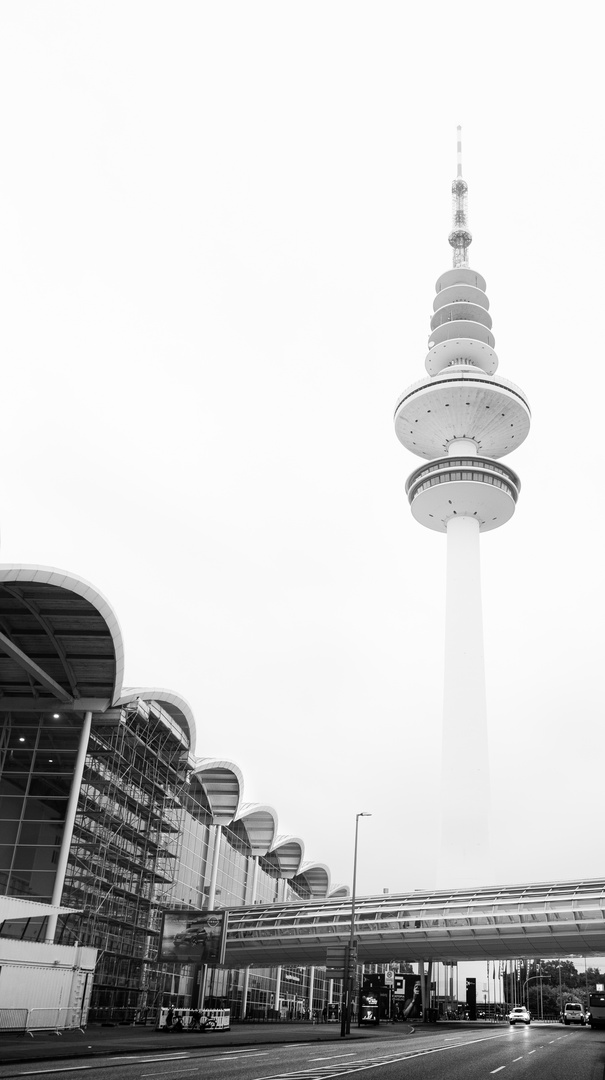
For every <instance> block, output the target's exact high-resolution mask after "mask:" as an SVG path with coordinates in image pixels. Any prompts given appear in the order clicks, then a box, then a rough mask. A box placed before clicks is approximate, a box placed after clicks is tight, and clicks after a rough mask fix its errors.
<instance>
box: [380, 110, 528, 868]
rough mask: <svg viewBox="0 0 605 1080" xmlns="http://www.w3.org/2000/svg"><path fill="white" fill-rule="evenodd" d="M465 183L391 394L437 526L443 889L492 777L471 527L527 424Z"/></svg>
mask: <svg viewBox="0 0 605 1080" xmlns="http://www.w3.org/2000/svg"><path fill="white" fill-rule="evenodd" d="M467 191H468V188H467V184H466V181H465V180H463V178H462V163H461V137H460V129H458V169H457V176H456V179H455V180H454V183H453V185H452V193H453V227H452V232H451V233H450V235H449V242H450V244H451V245H452V247H453V249H454V250H453V269H452V270H448V271H446V272H445V273H444V274H442V275H441V277H440V278H439V279H438V281H437V285H436V293H437V295H436V298H435V302H434V304H433V310H434V314H433V316H432V318H431V335H430V338H429V352H428V354H427V357H426V360H425V367H426V370H427V372H428V376H429V377H428V378H424V379H422V380H420V382H417V383H414V384H413V385H412V386H410V387H408V389H407V390H406V391H405V392H404V393H403V394H402V395H401V397H400V399H399V401H398V403H397V407H396V410H395V431H396V434H397V437H398V439H399V440H400V442H402V443H403V445H404V446H405V447H406V449H408V450H410V451H411V452H412V453H414V454H416V455H418V456H419V457H421V458H424V459H425V460H424V463H423V464H422V465H421V466H420V467H419V468H417V469H415V470H414V472H413V473H412V474H411V475H410V476H409V477H408V480H407V483H406V492H407V496H408V500H409V503H410V507H411V510H412V514H413V516H414V518H415V519H416V521H418V522H419V523H420V524H422V525H424V526H426V527H427V528H429V529H433V530H435V531H437V532H444V533H446V534H447V604H446V628H445V678H444V705H443V743H442V782H441V793H442V800H441V833H442V851H441V859H440V866H439V871H438V877H439V879H440V880H439V884H440V885H443V886H444V887H449V886H455V885H467V884H468V885H471V884H479V883H480V882H482V881H483V882H485V880H486V878H491V863H490V851H489V814H490V805H489V804H490V784H489V755H488V738H487V708H486V692H485V664H484V656H483V619H482V605H481V576H480V556H479V536H480V533H482V532H488V531H490V530H491V529H497V528H499V526H501V525H504V524H505V523H506V522H507V521H509V520H510V518H511V517H512V515H513V514H514V511H515V507H516V504H517V500H518V497H519V491H520V487H521V484H520V481H519V477H518V476H517V474H516V473H515V472H514V471H513V470H512V469H511V468H509V467H508V466H507V465H504V464H502V463H501V461H500V460H499V459H500V458H502V457H505V456H506V455H507V454H509V453H511V451H513V450H514V449H516V447H517V446H519V445H520V444H521V443H522V442H523V440H524V439H525V438H526V436H527V434H528V433H529V426H530V417H531V414H530V410H529V405H528V403H527V400H526V398H525V395H524V394H523V391H522V390H520V389H519V387H518V386H515V384H514V383H511V382H509V381H508V380H507V379H503V378H502V377H501V376H499V375H496V371H497V369H498V357H497V356H496V353H495V351H494V344H495V342H494V337H493V334H492V319H491V315H490V314H489V300H488V298H487V295H486V291H485V290H486V284H485V279H484V278H483V277H482V276H481V275H480V274H478V273H477V272H476V271H474V270H472V269H471V268H470V267H469V265H468V247H469V244H470V242H471V239H472V237H471V234H470V232H469V230H468V224H467Z"/></svg>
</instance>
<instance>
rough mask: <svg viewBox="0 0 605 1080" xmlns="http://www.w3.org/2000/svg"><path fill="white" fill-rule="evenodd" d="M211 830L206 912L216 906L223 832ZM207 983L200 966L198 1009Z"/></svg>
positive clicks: (204, 969)
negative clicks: (211, 843)
mask: <svg viewBox="0 0 605 1080" xmlns="http://www.w3.org/2000/svg"><path fill="white" fill-rule="evenodd" d="M210 828H211V829H213V830H214V847H213V849H212V866H211V868H210V885H209V887H208V904H207V906H206V910H207V911H214V907H215V904H216V882H217V879H218V864H219V859H220V854H221V839H222V836H223V831H222V829H221V826H220V825H211V826H210ZM207 981H208V964H202V968H201V971H200V992H199V1003H198V1008H199V1009H203V1008H204V1002H205V1000H206V983H207Z"/></svg>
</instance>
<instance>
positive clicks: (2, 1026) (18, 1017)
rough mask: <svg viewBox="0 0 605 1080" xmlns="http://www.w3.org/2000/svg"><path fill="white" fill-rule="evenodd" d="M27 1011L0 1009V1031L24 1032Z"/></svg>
mask: <svg viewBox="0 0 605 1080" xmlns="http://www.w3.org/2000/svg"><path fill="white" fill-rule="evenodd" d="M27 1012H28V1010H27V1009H0V1031H25V1028H26V1026H27Z"/></svg>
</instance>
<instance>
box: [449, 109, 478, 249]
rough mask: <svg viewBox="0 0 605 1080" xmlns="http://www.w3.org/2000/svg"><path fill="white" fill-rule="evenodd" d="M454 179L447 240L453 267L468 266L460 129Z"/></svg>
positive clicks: (466, 209)
mask: <svg viewBox="0 0 605 1080" xmlns="http://www.w3.org/2000/svg"><path fill="white" fill-rule="evenodd" d="M456 135H457V141H456V149H457V158H458V166H457V169H456V179H455V180H453V181H452V231H451V233H450V235H449V236H448V240H449V242H450V244H451V245H452V247H453V249H454V260H453V266H454V269H456V268H457V267H459V266H468V249H469V245H470V244H471V242H472V239H473V236H472V233H471V231H470V229H469V227H468V184H467V182H466V180H463V178H462V128H461V127H460V125H458V127H457V129H456Z"/></svg>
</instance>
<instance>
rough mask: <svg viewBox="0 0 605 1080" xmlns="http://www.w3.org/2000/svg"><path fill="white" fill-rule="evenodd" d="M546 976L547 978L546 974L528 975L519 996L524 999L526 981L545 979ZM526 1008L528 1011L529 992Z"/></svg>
mask: <svg viewBox="0 0 605 1080" xmlns="http://www.w3.org/2000/svg"><path fill="white" fill-rule="evenodd" d="M546 978H548V976H547V975H530V976H529V979H526V980H525V982H524V983H523V990H522V991H521V997H522V998H523V1000H525V987H526V986H527V984H528V982H531V981H532V979H546ZM527 1009H528V1011H529V994H528V995H527Z"/></svg>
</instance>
